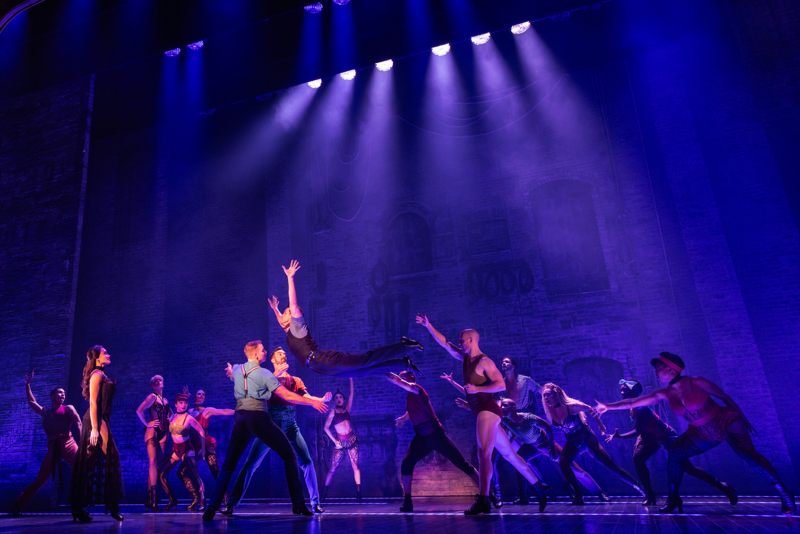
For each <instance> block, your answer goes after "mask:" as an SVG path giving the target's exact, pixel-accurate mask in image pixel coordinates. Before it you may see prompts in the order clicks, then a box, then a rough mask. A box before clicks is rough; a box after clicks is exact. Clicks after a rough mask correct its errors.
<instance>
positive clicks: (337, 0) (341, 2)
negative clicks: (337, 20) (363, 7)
mask: <svg viewBox="0 0 800 534" xmlns="http://www.w3.org/2000/svg"><path fill="white" fill-rule="evenodd" d="M333 3H334V4H336V5H337V6H346V5H347V4H349V3H350V0H333Z"/></svg>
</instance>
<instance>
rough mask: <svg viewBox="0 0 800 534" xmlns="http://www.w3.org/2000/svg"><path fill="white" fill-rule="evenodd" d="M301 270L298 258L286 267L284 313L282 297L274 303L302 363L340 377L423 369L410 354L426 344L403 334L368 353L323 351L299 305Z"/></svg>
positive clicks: (288, 340) (294, 350)
mask: <svg viewBox="0 0 800 534" xmlns="http://www.w3.org/2000/svg"><path fill="white" fill-rule="evenodd" d="M298 270H300V264H299V263H298V262H297V260H292V261H291V263H290V264H289V268H288V269H287V268H286V267H283V272H284V273H285V274H286V279H287V281H288V283H289V307H288V308H286V309H285V310H284V311H283V312H282V313H281V312H280V310H279V309H278V299H277V298H275V297H274V296H273V297H272V300H271V301H270V306H271V307H272V309H273V310H274V312H275V316H276V317H277V318H278V322H279V323H280V325H281V328H283V330H284V331H285V332H286V344H287V345H286V346H287V347H288V348H289V352H291V353H292V354H293V355H294V357H295V358H297V361H298V362H300V365H302V366H303V367H307V368H308V369H311V370H312V371H315V372H317V373H320V374H323V375H330V376H336V377H338V378H358V377H362V376H371V375H378V374H384V373H386V372H387V371H389V370H391V369H396V370H401V369H403V368H411V369H414V370H417V371H419V368H418V367H417V366H416V365H414V363H413V362H412V361H411V359H410V357H409V356H407V355H406V353H407V352H408V351H409V350H415V351H421V350H422V349H423V348H422V345H421V344H420V343H419V342H417V341H414V340H412V339H408V338H407V337H405V336H403V337H401V338H400V341H399V342H397V343H393V344H391V345H385V346H383V347H378V348H376V349H372V350H370V351H367V352H366V353H364V354H347V353H344V352H339V351H336V350H321V349H320V348H319V347H318V346H317V343H316V341H314V338H312V337H311V334H310V333H309V330H308V325H307V324H306V321H305V318H304V317H303V310H302V309H301V308H300V306H298V305H297V291H296V289H295V285H294V275H295V274H296V273H297V271H298Z"/></svg>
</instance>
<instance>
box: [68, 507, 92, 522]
mask: <svg viewBox="0 0 800 534" xmlns="http://www.w3.org/2000/svg"><path fill="white" fill-rule="evenodd" d="M72 522H73V523H91V522H92V517H91V516H90V515H89V513H88V512H87V511H86V510H84V509H83V508H73V509H72Z"/></svg>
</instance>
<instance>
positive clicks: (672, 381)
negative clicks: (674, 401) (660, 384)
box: [669, 375, 683, 386]
mask: <svg viewBox="0 0 800 534" xmlns="http://www.w3.org/2000/svg"><path fill="white" fill-rule="evenodd" d="M681 378H683V377H682V376H681V375H678V376H676V377H675V378H673V379H672V380H670V381H669V385H670V386H671V385H673V384H677V383H678V382H680V380H681Z"/></svg>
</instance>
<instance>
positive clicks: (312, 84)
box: [308, 80, 322, 89]
mask: <svg viewBox="0 0 800 534" xmlns="http://www.w3.org/2000/svg"><path fill="white" fill-rule="evenodd" d="M308 86H309V87H310V88H312V89H319V88H320V87H322V80H311V81H310V82H308Z"/></svg>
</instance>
